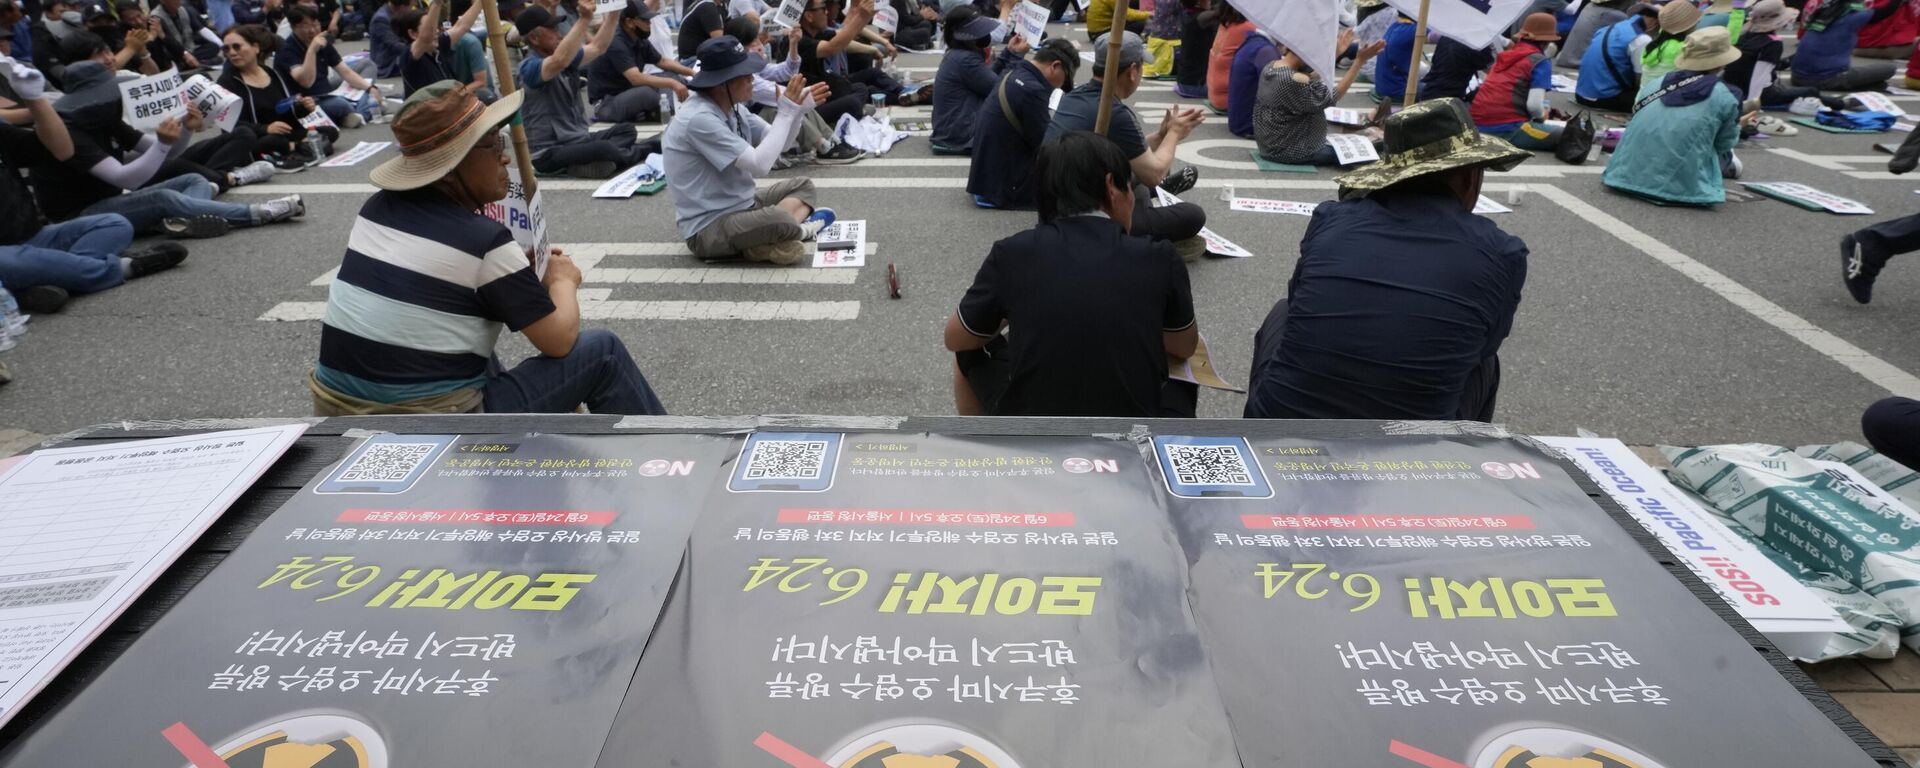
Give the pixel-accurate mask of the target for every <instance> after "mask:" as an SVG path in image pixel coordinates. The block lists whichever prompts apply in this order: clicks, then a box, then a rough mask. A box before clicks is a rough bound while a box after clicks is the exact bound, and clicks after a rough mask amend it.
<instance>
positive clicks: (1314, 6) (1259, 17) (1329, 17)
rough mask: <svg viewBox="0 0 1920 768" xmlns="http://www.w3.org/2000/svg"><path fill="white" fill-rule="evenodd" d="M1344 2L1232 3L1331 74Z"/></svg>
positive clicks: (1315, 68)
mask: <svg viewBox="0 0 1920 768" xmlns="http://www.w3.org/2000/svg"><path fill="white" fill-rule="evenodd" d="M1444 1H1445V0H1442V2H1444ZM1414 4H1415V5H1418V4H1419V0H1414ZM1345 5H1346V4H1345V3H1344V2H1342V1H1341V0H1237V2H1235V3H1234V4H1233V7H1234V8H1235V9H1236V10H1238V11H1240V14H1241V15H1243V16H1246V17H1247V20H1248V21H1251V22H1253V26H1254V29H1255V30H1256V32H1257V33H1258V34H1261V35H1264V36H1266V38H1267V39H1269V40H1274V41H1277V42H1279V43H1281V44H1282V45H1284V46H1286V48H1287V50H1290V51H1293V52H1294V53H1296V54H1299V56H1300V60H1301V61H1304V62H1306V63H1307V66H1309V67H1313V71H1315V72H1324V73H1327V74H1328V75H1331V74H1332V73H1333V72H1334V68H1333V62H1334V59H1335V57H1336V56H1337V55H1338V54H1339V51H1335V50H1334V49H1333V44H1334V42H1335V38H1337V37H1339V36H1340V12H1341V10H1342V9H1344V8H1345ZM1249 34H1253V33H1249Z"/></svg>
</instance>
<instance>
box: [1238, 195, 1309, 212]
mask: <svg viewBox="0 0 1920 768" xmlns="http://www.w3.org/2000/svg"><path fill="white" fill-rule="evenodd" d="M1227 207H1228V208H1229V209H1231V210H1235V211H1253V212H1255V213H1291V214H1293V215H1295V216H1312V215H1313V209H1315V208H1318V207H1320V204H1319V203H1301V202H1295V201H1293V200H1266V199H1263V198H1258V197H1236V198H1234V199H1233V201H1232V202H1230V203H1228V204H1227Z"/></svg>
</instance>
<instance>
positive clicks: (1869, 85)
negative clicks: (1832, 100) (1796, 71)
mask: <svg viewBox="0 0 1920 768" xmlns="http://www.w3.org/2000/svg"><path fill="white" fill-rule="evenodd" d="M1898 69H1899V68H1898V67H1896V66H1894V64H1893V62H1891V61H1869V62H1867V63H1865V64H1859V65H1856V66H1852V67H1848V68H1847V71H1845V72H1842V73H1840V74H1837V75H1834V76H1833V77H1829V78H1827V79H1825V80H1819V81H1808V80H1802V79H1800V77H1799V76H1795V77H1794V78H1793V84H1794V85H1797V86H1801V87H1806V88H1818V89H1820V90H1823V91H1845V92H1853V91H1884V90H1886V89H1887V78H1889V77H1893V73H1894V72H1895V71H1896V70H1898Z"/></svg>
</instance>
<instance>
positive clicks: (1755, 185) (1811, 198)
mask: <svg viewBox="0 0 1920 768" xmlns="http://www.w3.org/2000/svg"><path fill="white" fill-rule="evenodd" d="M1740 186H1743V187H1746V188H1747V189H1751V190H1753V191H1755V192H1759V193H1760V194H1763V195H1767V194H1768V193H1772V194H1770V195H1769V196H1770V197H1788V198H1792V199H1793V200H1795V201H1798V203H1799V204H1801V206H1802V207H1805V208H1819V209H1823V210H1825V211H1827V212H1829V213H1838V214H1841V215H1845V216H1865V215H1868V214H1871V213H1873V209H1872V208H1868V207H1866V206H1865V205H1862V204H1861V203H1860V202H1859V201H1857V200H1849V199H1847V198H1844V197H1840V196H1838V195H1830V194H1827V193H1825V192H1822V191H1820V190H1817V189H1814V188H1813V187H1809V186H1807V185H1805V184H1796V183H1793V182H1790V181H1743V182H1740Z"/></svg>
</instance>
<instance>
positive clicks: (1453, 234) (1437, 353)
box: [1245, 99, 1532, 421]
mask: <svg viewBox="0 0 1920 768" xmlns="http://www.w3.org/2000/svg"><path fill="white" fill-rule="evenodd" d="M1386 144H1387V153H1386V157H1385V159H1383V160H1381V161H1380V162H1378V163H1375V164H1373V165H1370V166H1367V167H1365V168H1362V169H1360V170H1358V171H1355V172H1353V173H1349V174H1347V175H1345V176H1341V177H1340V178H1339V179H1337V182H1338V183H1339V188H1340V199H1339V201H1338V202H1329V203H1322V204H1320V207H1319V208H1316V209H1314V212H1313V220H1312V221H1311V222H1309V223H1308V224H1307V233H1306V236H1305V237H1303V238H1301V241H1300V259H1299V261H1298V262H1296V263H1295V264H1294V268H1293V278H1292V279H1291V280H1289V281H1288V282H1287V295H1286V296H1285V297H1284V298H1282V299H1281V300H1280V301H1278V302H1276V303H1275V304H1274V306H1273V310H1272V311H1271V312H1269V313H1268V314H1267V319H1266V322H1265V323H1263V324H1262V325H1261V326H1260V330H1259V332H1258V333H1257V334H1255V336H1254V353H1253V366H1252V375H1251V377H1250V378H1251V381H1250V383H1249V385H1248V388H1247V389H1248V391H1247V405H1246V410H1245V415H1246V417H1247V418H1263V419H1441V420H1455V419H1469V420H1474V421H1491V420H1492V418H1493V406H1494V399H1495V398H1494V396H1495V394H1496V393H1497V392H1498V391H1499V385H1500V359H1499V356H1498V355H1499V351H1500V344H1501V342H1502V341H1504V340H1505V339H1506V338H1507V334H1508V333H1509V332H1510V331H1511V330H1512V329H1513V315H1514V312H1515V311H1516V310H1518V309H1519V307H1520V289H1521V288H1522V287H1523V286H1524V285H1525V284H1526V280H1527V245H1526V243H1523V242H1521V241H1520V239H1519V238H1517V237H1514V236H1512V235H1509V234H1507V233H1505V232H1502V231H1500V228H1499V227H1498V226H1496V225H1495V224H1494V223H1493V222H1492V221H1491V220H1489V219H1487V218H1486V217H1485V216H1477V215H1474V213H1473V207H1474V204H1475V203H1476V202H1477V201H1478V200H1479V197H1480V185H1481V182H1482V180H1483V179H1484V178H1485V173H1486V169H1488V168H1492V169H1494V170H1502V171H1504V170H1508V169H1511V168H1512V167H1514V166H1515V165H1519V164H1520V162H1521V161H1523V160H1525V159H1527V158H1529V157H1532V153H1530V152H1528V151H1526V150H1523V149H1519V148H1516V147H1514V146H1513V145H1511V144H1508V143H1507V142H1505V141H1502V140H1500V139H1496V138H1494V137H1491V136H1483V135H1481V134H1480V133H1479V132H1478V131H1475V130H1474V127H1473V118H1472V116H1471V115H1470V114H1468V112H1467V105H1465V104H1463V103H1461V102H1460V100H1458V99H1436V100H1434V101H1424V102H1420V103H1418V104H1415V105H1413V106H1411V107H1408V108H1406V109H1405V110H1402V111H1401V112H1399V113H1398V114H1395V115H1392V116H1390V117H1388V118H1387V141H1386Z"/></svg>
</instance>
